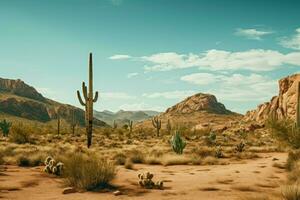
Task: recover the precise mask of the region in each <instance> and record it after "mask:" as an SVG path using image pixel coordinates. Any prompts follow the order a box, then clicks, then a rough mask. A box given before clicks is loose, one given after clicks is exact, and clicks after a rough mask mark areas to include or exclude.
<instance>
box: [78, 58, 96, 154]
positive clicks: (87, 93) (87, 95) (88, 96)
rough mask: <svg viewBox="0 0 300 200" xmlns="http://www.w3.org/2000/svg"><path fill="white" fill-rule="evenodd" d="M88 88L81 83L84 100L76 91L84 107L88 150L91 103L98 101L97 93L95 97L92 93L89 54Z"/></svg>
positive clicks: (91, 66)
mask: <svg viewBox="0 0 300 200" xmlns="http://www.w3.org/2000/svg"><path fill="white" fill-rule="evenodd" d="M88 87H89V88H87V86H86V85H85V82H82V93H83V97H84V100H85V101H83V100H82V98H81V95H80V92H79V91H78V90H77V96H78V100H79V102H80V104H81V105H82V106H84V107H85V126H86V134H87V147H88V148H89V147H90V146H91V144H92V134H93V118H94V116H93V103H95V102H96V101H97V100H98V92H97V91H96V93H95V96H94V93H93V56H92V53H90V57H89V85H88Z"/></svg>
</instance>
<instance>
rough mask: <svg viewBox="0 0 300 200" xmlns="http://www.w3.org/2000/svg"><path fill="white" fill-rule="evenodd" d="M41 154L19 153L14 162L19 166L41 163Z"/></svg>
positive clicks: (31, 165)
mask: <svg viewBox="0 0 300 200" xmlns="http://www.w3.org/2000/svg"><path fill="white" fill-rule="evenodd" d="M43 157H44V155H43V154H27V153H26V154H20V155H19V156H17V159H16V164H17V165H18V166H21V167H35V166H40V165H41V164H42V163H43Z"/></svg>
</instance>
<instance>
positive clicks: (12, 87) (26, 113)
mask: <svg viewBox="0 0 300 200" xmlns="http://www.w3.org/2000/svg"><path fill="white" fill-rule="evenodd" d="M0 113H2V114H4V115H9V116H13V117H18V118H25V119H29V120H36V121H39V122H49V121H51V120H53V119H57V117H58V116H60V118H61V119H64V120H66V121H67V122H71V121H72V118H73V115H74V117H75V120H76V121H77V123H78V124H80V125H84V118H85V117H84V115H85V114H84V111H83V110H82V109H80V108H76V107H74V106H71V105H67V104H62V103H59V102H56V101H53V100H50V99H47V98H45V97H43V95H41V94H40V93H39V92H38V91H37V90H36V89H35V88H34V87H32V86H29V85H27V84H26V83H25V82H24V81H22V80H20V79H18V80H11V79H3V78H0ZM94 123H95V125H96V126H106V125H107V124H106V123H105V122H103V121H100V120H98V119H94Z"/></svg>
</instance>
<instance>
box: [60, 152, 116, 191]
mask: <svg viewBox="0 0 300 200" xmlns="http://www.w3.org/2000/svg"><path fill="white" fill-rule="evenodd" d="M63 163H64V165H65V171H64V176H65V178H66V181H67V184H68V185H70V186H72V187H75V188H79V189H86V190H94V189H96V188H103V187H105V186H107V185H108V184H109V182H110V181H111V180H112V179H113V178H114V177H115V170H116V169H115V166H114V165H113V164H112V163H110V162H108V161H107V160H105V159H102V158H99V157H97V156H96V155H89V156H86V155H84V154H82V153H75V154H72V155H70V156H67V157H66V158H65V159H64V160H63Z"/></svg>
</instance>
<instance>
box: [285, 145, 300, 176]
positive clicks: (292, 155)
mask: <svg viewBox="0 0 300 200" xmlns="http://www.w3.org/2000/svg"><path fill="white" fill-rule="evenodd" d="M298 160H300V150H296V151H290V152H289V155H288V159H287V162H286V168H287V170H288V171H291V170H293V168H294V165H295V164H296V163H297V161H298Z"/></svg>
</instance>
